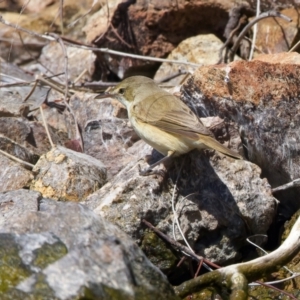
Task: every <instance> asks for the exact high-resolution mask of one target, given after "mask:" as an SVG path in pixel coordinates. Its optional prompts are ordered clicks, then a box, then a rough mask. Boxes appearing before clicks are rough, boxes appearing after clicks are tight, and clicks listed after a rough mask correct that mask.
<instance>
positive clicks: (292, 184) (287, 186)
mask: <svg viewBox="0 0 300 300" xmlns="http://www.w3.org/2000/svg"><path fill="white" fill-rule="evenodd" d="M298 186H300V178H297V179H295V180H293V181H292V182H289V183H286V184H283V185H281V186H278V187H276V188H274V189H272V193H276V192H279V191H283V190H287V189H290V188H293V187H298Z"/></svg>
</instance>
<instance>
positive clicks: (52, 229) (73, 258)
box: [0, 191, 176, 300]
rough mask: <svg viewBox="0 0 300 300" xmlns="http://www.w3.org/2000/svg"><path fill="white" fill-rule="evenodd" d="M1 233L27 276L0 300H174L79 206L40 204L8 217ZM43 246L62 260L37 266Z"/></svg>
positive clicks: (141, 261) (116, 236)
mask: <svg viewBox="0 0 300 300" xmlns="http://www.w3.org/2000/svg"><path fill="white" fill-rule="evenodd" d="M22 192H23V191H20V193H22ZM29 193H34V192H32V191H29ZM36 194H37V193H35V194H31V195H32V197H33V198H35V196H36ZM4 196H5V194H0V200H1V198H2V197H4ZM0 231H1V234H0V241H1V237H2V236H5V235H4V233H6V234H7V236H9V237H10V239H12V238H13V240H14V241H17V245H16V247H17V248H18V249H19V250H18V253H16V252H14V257H15V255H17V258H18V260H19V261H22V262H23V263H24V262H25V263H24V264H25V266H26V268H25V270H26V271H27V273H26V274H24V276H23V277H22V278H20V279H21V280H18V281H17V282H14V283H12V285H13V286H11V288H10V289H6V290H5V291H4V292H3V291H2V294H1V299H16V300H18V299H86V298H87V297H88V298H89V299H108V300H110V299H129V298H130V299H176V297H175V295H174V292H173V289H172V288H171V286H169V284H168V282H167V280H166V278H165V277H164V275H163V274H162V273H161V272H160V271H159V270H158V269H157V268H156V267H154V266H153V265H152V264H151V263H150V262H149V261H148V259H147V258H146V257H145V256H144V254H143V253H142V251H141V250H140V249H139V248H138V247H137V245H136V244H135V243H134V242H133V241H131V240H130V239H129V238H128V236H127V235H126V234H125V233H123V232H122V231H121V230H120V229H118V228H117V227H116V226H115V225H113V224H111V223H109V222H107V221H106V220H104V219H103V218H101V217H99V216H97V215H96V214H94V213H93V212H92V211H91V210H89V209H88V208H87V207H86V206H83V205H81V204H77V203H72V202H57V201H54V200H50V199H42V200H41V201H39V210H38V211H25V212H24V213H23V214H22V215H19V216H17V215H12V216H11V218H9V219H8V220H7V222H5V224H4V225H3V226H1V229H0ZM16 234H17V235H16ZM11 236H12V237H11ZM46 244H47V249H48V250H49V251H50V253H52V255H54V253H56V252H54V253H53V251H52V252H51V249H55V247H57V249H59V251H58V250H57V253H58V254H59V253H61V254H63V255H61V256H60V257H59V255H58V254H57V256H56V258H58V259H57V260H55V261H54V259H52V258H51V259H49V260H52V261H51V263H50V264H47V263H44V264H39V265H37V264H36V259H35V256H34V255H35V254H36V252H37V249H40V248H41V249H42V247H44V246H45V245H46ZM64 245H65V247H66V249H67V250H68V253H66V251H65V250H64V249H65V248H64ZM0 250H1V242H0ZM45 255H46V254H45ZM0 259H1V258H0ZM40 261H42V262H43V260H40ZM12 269H13V270H14V266H12ZM22 274H23V273H22ZM0 292H1V291H0Z"/></svg>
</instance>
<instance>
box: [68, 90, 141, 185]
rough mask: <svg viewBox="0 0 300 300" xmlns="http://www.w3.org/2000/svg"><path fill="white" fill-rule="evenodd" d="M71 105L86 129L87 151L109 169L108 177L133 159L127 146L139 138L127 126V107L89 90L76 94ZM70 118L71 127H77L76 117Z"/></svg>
mask: <svg viewBox="0 0 300 300" xmlns="http://www.w3.org/2000/svg"><path fill="white" fill-rule="evenodd" d="M70 106H71V107H72V109H73V111H74V113H75V116H76V119H77V122H78V124H79V126H80V128H82V129H83V130H82V137H83V141H84V152H85V153H86V154H88V155H91V156H93V157H95V158H97V159H99V160H101V161H102V162H103V163H104V164H105V166H106V168H107V173H108V179H109V178H111V177H112V176H114V175H115V174H117V173H118V172H119V171H120V170H122V168H123V167H124V166H126V165H127V164H128V163H129V162H130V161H131V160H132V154H130V153H128V152H127V151H126V148H128V147H130V146H132V144H133V143H134V142H135V141H137V140H138V139H139V137H138V136H137V134H136V133H135V131H134V130H133V128H132V127H131V126H128V120H127V110H126V109H125V108H124V107H123V106H122V105H121V104H120V103H119V102H118V101H116V100H112V99H95V95H91V94H87V93H85V94H83V93H76V94H75V95H74V96H73V97H72V98H71V100H70ZM124 118H126V119H124ZM68 120H70V126H69V128H76V127H75V125H74V123H72V121H73V118H72V117H68ZM73 136H74V135H73Z"/></svg>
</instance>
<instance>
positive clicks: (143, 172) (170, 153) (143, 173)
mask: <svg viewBox="0 0 300 300" xmlns="http://www.w3.org/2000/svg"><path fill="white" fill-rule="evenodd" d="M174 154H175V151H168V154H167V156H165V157H163V158H162V159H160V160H159V161H157V162H156V163H154V164H152V165H151V166H149V167H148V168H146V169H144V170H142V169H141V166H140V165H139V174H140V175H141V176H149V175H153V174H157V173H158V174H161V173H160V172H159V170H158V171H153V168H154V167H156V166H158V165H160V164H161V163H165V162H168V161H170V160H171V159H172V156H173V155H174Z"/></svg>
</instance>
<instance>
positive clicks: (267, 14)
mask: <svg viewBox="0 0 300 300" xmlns="http://www.w3.org/2000/svg"><path fill="white" fill-rule="evenodd" d="M270 17H278V18H282V19H284V20H286V21H287V22H291V21H292V19H290V18H289V17H287V16H285V15H283V14H281V13H280V12H278V11H274V10H270V11H267V12H264V13H262V14H260V15H259V16H258V17H257V18H254V19H253V20H252V21H251V22H250V23H249V24H248V25H247V26H245V28H244V29H243V30H242V32H241V33H240V35H239V36H238V38H237V40H236V41H235V43H234V45H233V47H232V49H231V53H230V57H229V59H230V61H233V58H234V55H235V53H236V51H237V49H238V47H239V45H240V42H241V40H242V39H243V37H244V35H245V34H246V33H247V32H248V30H249V29H250V28H251V27H252V26H253V25H254V24H256V23H257V22H259V21H260V20H262V19H265V18H270Z"/></svg>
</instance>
